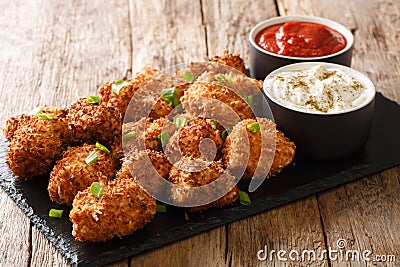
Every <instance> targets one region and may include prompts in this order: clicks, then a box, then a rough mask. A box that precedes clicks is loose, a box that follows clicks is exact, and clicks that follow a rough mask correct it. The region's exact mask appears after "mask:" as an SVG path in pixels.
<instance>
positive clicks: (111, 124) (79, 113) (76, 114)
mask: <svg viewBox="0 0 400 267" xmlns="http://www.w3.org/2000/svg"><path fill="white" fill-rule="evenodd" d="M67 121H68V128H69V130H70V131H71V132H72V133H73V136H74V139H75V140H79V141H84V142H89V143H90V142H92V143H93V142H96V141H98V142H100V143H102V144H109V143H110V142H111V141H112V140H113V139H114V136H116V135H118V134H120V133H121V126H122V122H121V116H120V114H119V113H118V112H117V111H116V110H115V109H114V108H112V107H107V106H105V105H97V104H91V103H89V102H88V100H87V98H81V99H79V100H78V101H77V102H75V103H74V104H72V105H71V107H70V108H69V112H68V114H67Z"/></svg>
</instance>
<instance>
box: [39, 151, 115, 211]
mask: <svg viewBox="0 0 400 267" xmlns="http://www.w3.org/2000/svg"><path fill="white" fill-rule="evenodd" d="M92 151H96V154H97V156H98V159H97V160H96V161H95V162H94V163H93V164H92V165H91V166H89V165H88V164H87V163H86V162H85V159H86V158H87V157H88V156H89V154H90V153H92ZM114 176H115V170H114V160H113V158H112V157H111V156H110V155H106V153H104V152H103V151H102V150H100V149H97V148H96V146H95V145H88V144H84V145H82V146H76V147H70V148H69V149H68V150H67V151H65V152H64V153H63V156H62V158H61V159H60V160H58V161H57V163H56V165H55V166H54V168H53V170H52V172H51V173H50V180H49V185H48V187H47V190H48V191H49V196H50V199H51V200H52V201H54V202H57V203H59V204H65V205H68V206H71V205H72V201H73V199H74V197H75V195H76V194H77V193H78V192H79V191H82V190H84V189H86V187H88V186H90V185H91V184H92V183H93V182H98V181H103V182H107V181H109V180H111V179H112V178H113V177H114Z"/></svg>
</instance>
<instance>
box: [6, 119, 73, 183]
mask: <svg viewBox="0 0 400 267" xmlns="http://www.w3.org/2000/svg"><path fill="white" fill-rule="evenodd" d="M18 123H19V125H20V126H19V127H18V129H17V130H16V131H15V132H14V134H13V138H12V140H11V142H10V144H9V150H8V151H7V156H6V162H7V165H8V167H9V168H10V169H11V171H12V172H13V174H14V175H15V176H17V177H21V178H26V179H27V178H32V177H36V176H41V175H45V174H48V173H49V172H50V171H51V169H52V168H53V165H54V162H55V160H56V159H57V158H59V157H60V156H61V154H62V152H63V151H64V149H65V147H66V145H67V143H68V139H69V132H68V129H67V123H66V121H65V119H63V118H54V119H47V118H38V117H37V116H22V117H20V119H19V122H18Z"/></svg>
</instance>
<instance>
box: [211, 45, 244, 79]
mask: <svg viewBox="0 0 400 267" xmlns="http://www.w3.org/2000/svg"><path fill="white" fill-rule="evenodd" d="M209 61H211V62H217V63H221V64H224V65H227V66H229V67H232V68H235V69H237V70H238V71H240V72H241V73H243V74H245V75H248V72H247V70H246V67H245V66H244V60H243V59H242V58H241V57H240V54H234V55H233V54H230V53H229V52H228V50H225V52H224V54H223V55H222V56H214V57H212V58H210V59H209Z"/></svg>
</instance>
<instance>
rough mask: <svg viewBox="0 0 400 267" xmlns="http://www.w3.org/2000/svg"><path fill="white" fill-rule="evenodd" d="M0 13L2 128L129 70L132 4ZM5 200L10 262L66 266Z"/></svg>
mask: <svg viewBox="0 0 400 267" xmlns="http://www.w3.org/2000/svg"><path fill="white" fill-rule="evenodd" d="M0 8H1V9H2V10H3V11H2V16H1V17H0V28H1V29H2V30H1V31H0V39H1V40H2V42H1V43H0V76H1V77H2V79H1V80H0V88H2V90H0V99H2V101H1V102H0V110H1V111H0V112H1V116H0V120H1V123H3V122H4V121H5V119H6V118H7V117H9V116H10V115H15V114H18V113H21V112H25V111H29V110H31V109H32V108H33V107H35V106H37V105H39V104H49V105H59V106H64V107H66V106H68V105H69V104H70V103H71V101H74V100H76V99H77V98H79V97H83V96H86V95H88V94H95V93H96V92H97V87H98V85H100V84H102V83H103V82H105V81H108V80H113V79H116V78H120V77H123V76H124V75H125V73H126V71H127V70H130V69H131V68H132V67H131V58H132V57H131V43H130V42H131V36H130V34H131V33H130V27H129V11H128V3H127V1H126V2H124V1H107V2H104V1H100V0H96V1H90V3H88V2H81V1H74V2H52V1H35V2H26V1H1V2H0ZM10 18H12V19H10ZM0 195H1V199H2V203H3V204H6V205H4V206H3V207H5V208H4V209H2V210H1V213H0V217H1V221H2V224H3V229H7V231H5V232H6V233H5V234H4V235H3V237H2V239H1V242H0V248H2V250H1V251H4V252H3V253H7V254H9V255H8V256H9V257H8V260H7V262H13V263H14V262H15V263H17V265H18V266H22V265H24V264H23V263H25V262H26V261H27V259H29V257H31V259H32V262H31V263H32V264H33V265H35V266H36V265H37V266H47V265H59V264H61V265H65V264H66V263H65V261H64V260H63V259H62V258H61V256H60V255H59V254H58V253H55V250H54V248H53V246H52V245H50V244H49V242H47V240H46V239H45V238H44V236H43V235H42V234H40V233H39V232H38V230H37V229H36V228H33V229H32V239H31V240H30V239H29V238H30V237H29V221H28V219H27V218H26V217H24V216H23V215H22V213H21V212H20V211H19V210H18V209H17V208H16V207H15V205H14V204H12V203H10V202H12V201H11V200H10V199H7V197H6V195H5V193H4V192H3V191H1V193H0ZM10 218H12V219H10ZM27 229H28V233H27ZM29 241H31V243H32V251H31V255H30V256H29V253H28V252H29ZM26 244H27V245H26ZM3 248H4V250H3ZM18 263H21V264H18ZM125 263H126V264H127V261H125ZM25 265H26V264H25Z"/></svg>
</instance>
